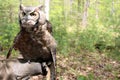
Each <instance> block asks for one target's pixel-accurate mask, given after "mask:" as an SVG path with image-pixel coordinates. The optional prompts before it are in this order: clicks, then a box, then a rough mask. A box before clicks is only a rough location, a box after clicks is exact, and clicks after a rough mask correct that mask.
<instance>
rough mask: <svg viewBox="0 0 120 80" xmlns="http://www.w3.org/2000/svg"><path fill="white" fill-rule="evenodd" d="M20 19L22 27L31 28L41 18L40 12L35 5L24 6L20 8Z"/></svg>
mask: <svg viewBox="0 0 120 80" xmlns="http://www.w3.org/2000/svg"><path fill="white" fill-rule="evenodd" d="M19 16H20V20H21V24H22V27H25V28H31V27H34V26H35V25H36V23H37V21H38V19H39V17H40V16H39V12H37V11H36V8H35V7H24V8H22V9H20V15H19Z"/></svg>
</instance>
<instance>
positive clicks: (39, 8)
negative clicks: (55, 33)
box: [36, 5, 44, 10]
mask: <svg viewBox="0 0 120 80" xmlns="http://www.w3.org/2000/svg"><path fill="white" fill-rule="evenodd" d="M43 8H44V6H43V5H40V6H38V7H36V10H42V9H43Z"/></svg>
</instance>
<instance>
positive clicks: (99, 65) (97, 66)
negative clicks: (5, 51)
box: [0, 51, 120, 80]
mask: <svg viewBox="0 0 120 80" xmlns="http://www.w3.org/2000/svg"><path fill="white" fill-rule="evenodd" d="M0 58H1V57H0ZM57 80H120V62H119V61H117V60H113V59H111V58H110V57H107V56H106V55H105V54H103V53H99V52H94V53H93V52H91V53H90V52H87V51H86V52H85V51H84V52H81V53H79V54H78V53H70V54H69V55H66V56H63V55H62V54H58V55H57Z"/></svg>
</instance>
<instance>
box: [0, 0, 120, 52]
mask: <svg viewBox="0 0 120 80" xmlns="http://www.w3.org/2000/svg"><path fill="white" fill-rule="evenodd" d="M42 1H43V2H42ZM40 3H43V4H44V0H41V2H39V0H31V1H29V0H24V1H23V4H24V5H34V6H38V5H39V4H40ZM19 4H20V3H19V0H4V1H3V0H0V46H1V47H2V48H3V51H7V50H8V48H9V47H10V46H11V45H12V43H13V40H14V37H15V36H16V34H17V33H18V32H19V22H18V12H19ZM119 5H120V1H119V0H51V1H50V22H51V23H52V25H53V35H54V37H55V39H56V41H57V43H58V49H57V50H58V53H62V54H69V53H80V51H82V50H88V51H96V50H99V51H106V50H117V51H118V52H119V48H120V43H119V42H120V6H119Z"/></svg>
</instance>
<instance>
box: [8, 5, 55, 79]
mask: <svg viewBox="0 0 120 80" xmlns="http://www.w3.org/2000/svg"><path fill="white" fill-rule="evenodd" d="M41 7H42V6H39V7H25V6H23V5H20V13H19V22H20V28H21V29H20V32H19V33H18V35H17V36H16V38H15V40H14V44H13V46H12V47H11V48H10V50H9V52H8V55H7V58H8V57H9V56H10V54H11V51H12V48H14V49H15V50H19V51H20V54H21V55H22V56H23V58H24V59H27V60H37V61H39V62H46V63H50V64H49V65H48V66H49V68H50V71H51V80H55V74H56V71H55V64H56V41H55V39H54V38H53V36H52V35H51V32H52V27H51V24H50V22H49V21H48V20H46V17H45V14H44V13H43V11H42V10H41Z"/></svg>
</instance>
